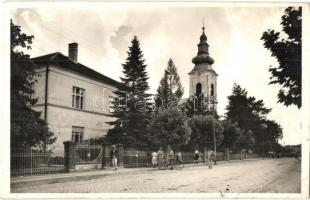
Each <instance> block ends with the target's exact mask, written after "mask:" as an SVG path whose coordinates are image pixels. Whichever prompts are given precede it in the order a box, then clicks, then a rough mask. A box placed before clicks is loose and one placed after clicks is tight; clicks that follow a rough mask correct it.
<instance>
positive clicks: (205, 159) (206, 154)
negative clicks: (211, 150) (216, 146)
mask: <svg viewBox="0 0 310 200" xmlns="http://www.w3.org/2000/svg"><path fill="white" fill-rule="evenodd" d="M207 161H208V149H207V147H204V148H203V162H204V163H207Z"/></svg>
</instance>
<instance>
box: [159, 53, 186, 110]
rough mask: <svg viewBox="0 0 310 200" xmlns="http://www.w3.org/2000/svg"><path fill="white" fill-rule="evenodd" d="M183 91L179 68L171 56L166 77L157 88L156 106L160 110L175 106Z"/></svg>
mask: <svg viewBox="0 0 310 200" xmlns="http://www.w3.org/2000/svg"><path fill="white" fill-rule="evenodd" d="M183 93H184V88H183V87H182V84H181V81H180V77H179V75H178V72H177V68H176V66H175V64H174V63H173V60H172V59H171V58H170V59H169V61H168V67H167V69H166V70H165V73H164V77H163V78H162V79H161V81H160V84H159V87H158V89H157V98H156V100H155V105H156V108H157V109H159V110H165V109H168V108H175V107H176V106H177V104H178V103H179V101H180V100H181V98H182V96H183Z"/></svg>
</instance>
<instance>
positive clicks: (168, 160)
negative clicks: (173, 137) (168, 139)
mask: <svg viewBox="0 0 310 200" xmlns="http://www.w3.org/2000/svg"><path fill="white" fill-rule="evenodd" d="M175 161H177V162H180V163H182V156H181V152H178V153H177V154H176V155H175V153H174V152H173V149H172V148H171V146H168V147H167V153H166V155H165V154H164V151H163V148H162V147H160V148H159V150H158V151H157V152H155V151H154V152H153V153H152V166H153V167H154V168H155V167H156V166H157V167H158V169H161V168H162V167H163V166H165V165H166V166H170V169H171V170H173V168H174V164H175Z"/></svg>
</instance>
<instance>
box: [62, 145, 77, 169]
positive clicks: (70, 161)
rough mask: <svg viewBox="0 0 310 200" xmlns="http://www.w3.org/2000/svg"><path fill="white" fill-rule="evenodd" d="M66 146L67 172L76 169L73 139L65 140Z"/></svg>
mask: <svg viewBox="0 0 310 200" xmlns="http://www.w3.org/2000/svg"><path fill="white" fill-rule="evenodd" d="M64 148H65V169H66V171H67V172H72V171H74V170H75V153H76V152H75V143H74V142H72V141H66V142H64Z"/></svg>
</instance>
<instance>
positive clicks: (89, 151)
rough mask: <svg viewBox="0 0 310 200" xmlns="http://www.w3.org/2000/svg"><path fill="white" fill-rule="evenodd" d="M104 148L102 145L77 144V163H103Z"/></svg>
mask: <svg viewBox="0 0 310 200" xmlns="http://www.w3.org/2000/svg"><path fill="white" fill-rule="evenodd" d="M102 157H103V148H102V146H100V145H88V144H77V145H76V148H75V164H76V165H78V164H102Z"/></svg>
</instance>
